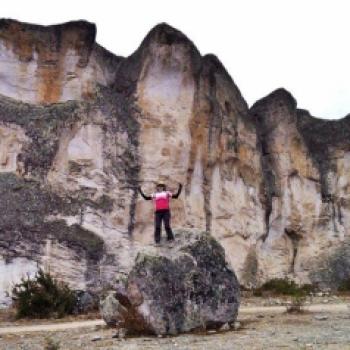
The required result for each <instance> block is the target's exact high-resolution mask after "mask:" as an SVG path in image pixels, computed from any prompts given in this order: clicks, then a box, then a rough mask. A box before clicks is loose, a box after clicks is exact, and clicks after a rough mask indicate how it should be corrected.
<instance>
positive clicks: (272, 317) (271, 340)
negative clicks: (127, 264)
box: [0, 304, 350, 350]
mask: <svg viewBox="0 0 350 350" xmlns="http://www.w3.org/2000/svg"><path fill="white" fill-rule="evenodd" d="M284 310H285V308H284V307H281V306H270V307H260V306H258V307H242V309H241V311H240V314H239V317H238V319H239V321H240V323H241V327H240V329H238V330H236V331H234V330H230V331H226V332H214V333H206V334H203V333H202V334H185V335H181V336H177V337H165V338H157V337H130V338H126V339H115V338H113V335H114V333H115V330H113V329H108V328H106V327H104V326H103V325H101V324H103V322H101V320H91V321H77V322H69V323H56V324H48V325H35V326H17V327H13V328H14V329H13V331H11V332H12V334H11V333H10V332H9V329H10V328H9V327H6V328H4V327H3V328H2V329H1V331H2V332H3V331H5V330H7V332H6V334H5V333H2V335H0V349H1V350H2V349H3V350H5V349H6V350H18V349H20V350H44V349H45V344H46V342H47V338H48V337H50V338H51V339H53V340H55V341H58V342H59V343H60V350H76V349H85V350H92V349H101V350H116V349H118V350H120V349H121V350H134V349H135V350H141V349H142V350H144V349H145V350H147V349H149V350H156V349H164V350H175V349H181V350H211V349H214V350H232V349H233V350H234V349H240V350H245V349H248V350H250V349H252V350H258V349H259V350H260V349H261V350H262V349H264V350H265V349H322V350H323V349H336V350H347V349H349V350H350V332H349V330H350V311H349V308H348V307H347V304H329V305H328V304H327V305H322V304H317V305H312V306H309V311H308V312H304V313H302V314H287V313H285V312H284ZM34 327H35V328H34ZM11 328H12V327H11ZM39 328H40V329H39ZM17 330H20V333H15V331H17ZM34 330H35V331H34ZM48 331H50V332H48ZM94 338H95V340H94Z"/></svg>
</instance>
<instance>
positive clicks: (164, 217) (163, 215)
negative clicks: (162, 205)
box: [154, 210, 174, 243]
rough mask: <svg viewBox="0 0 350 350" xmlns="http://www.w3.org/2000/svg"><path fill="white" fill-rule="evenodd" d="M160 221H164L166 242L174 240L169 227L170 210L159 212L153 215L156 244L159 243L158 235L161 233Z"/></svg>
mask: <svg viewBox="0 0 350 350" xmlns="http://www.w3.org/2000/svg"><path fill="white" fill-rule="evenodd" d="M162 221H164V227H165V231H166V234H167V239H168V241H171V240H173V239H174V235H173V232H172V231H171V227H170V210H159V211H156V212H155V213H154V227H155V230H154V240H155V241H156V243H159V242H160V234H161V231H162Z"/></svg>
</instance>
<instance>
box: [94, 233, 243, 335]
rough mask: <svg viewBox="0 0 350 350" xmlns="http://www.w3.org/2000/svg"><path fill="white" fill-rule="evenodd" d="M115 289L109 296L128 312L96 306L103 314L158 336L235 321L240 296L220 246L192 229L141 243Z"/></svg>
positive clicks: (132, 328)
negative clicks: (110, 312)
mask: <svg viewBox="0 0 350 350" xmlns="http://www.w3.org/2000/svg"><path fill="white" fill-rule="evenodd" d="M117 289H118V290H117V291H116V293H115V295H114V297H115V298H116V300H118V301H119V302H120V304H121V305H122V306H124V308H126V309H127V313H121V312H119V311H118V312H116V317H111V316H110V315H109V316H108V317H107V316H106V315H104V309H103V308H101V311H102V316H103V318H104V319H107V318H109V319H113V320H114V323H118V324H120V325H123V327H125V328H127V329H128V331H132V332H135V331H137V332H144V333H153V334H157V335H159V334H178V333H182V332H188V331H191V330H194V329H208V328H216V327H220V326H221V325H223V324H225V323H230V322H234V321H235V319H236V317H237V313H238V307H239V299H240V293H239V283H238V281H237V278H236V275H235V273H234V271H233V270H232V268H231V267H230V266H229V265H228V263H227V261H226V260H225V253H224V249H223V248H222V247H221V245H220V244H219V243H218V242H217V241H216V240H215V239H214V238H213V237H212V236H210V235H209V234H208V233H205V232H204V233H203V232H199V231H194V230H186V231H185V230H181V231H177V234H176V240H175V242H173V243H169V244H166V243H165V244H164V245H163V246H161V247H156V246H155V247H154V246H150V247H145V248H144V249H143V250H142V251H141V252H140V253H139V254H138V256H137V258H136V260H135V265H134V267H133V268H132V270H131V271H130V273H129V275H128V277H127V279H126V280H125V282H124V283H123V285H122V286H119V287H118V288H117ZM109 298H111V296H110V297H109ZM114 304H116V303H114ZM116 305H117V306H116V307H115V309H116V310H119V306H118V304H116ZM118 317H119V319H118V320H116V319H117V318H118Z"/></svg>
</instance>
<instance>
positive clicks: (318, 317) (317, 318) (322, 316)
mask: <svg viewBox="0 0 350 350" xmlns="http://www.w3.org/2000/svg"><path fill="white" fill-rule="evenodd" d="M314 319H315V320H318V321H325V320H328V316H326V315H315V316H314Z"/></svg>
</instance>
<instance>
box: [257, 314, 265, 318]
mask: <svg viewBox="0 0 350 350" xmlns="http://www.w3.org/2000/svg"><path fill="white" fill-rule="evenodd" d="M256 317H257V318H264V317H265V315H263V314H259V315H256Z"/></svg>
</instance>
